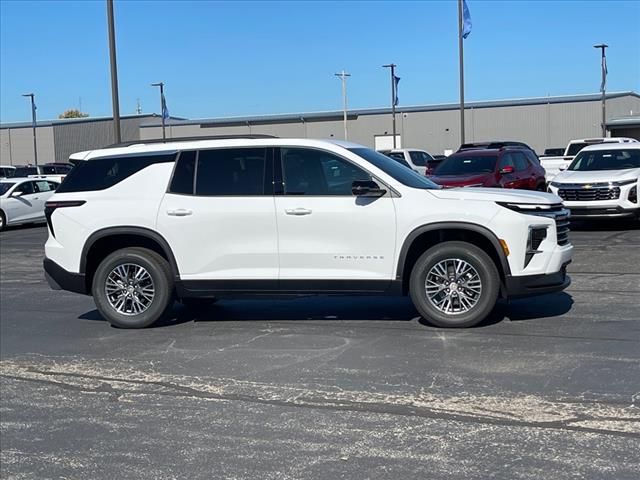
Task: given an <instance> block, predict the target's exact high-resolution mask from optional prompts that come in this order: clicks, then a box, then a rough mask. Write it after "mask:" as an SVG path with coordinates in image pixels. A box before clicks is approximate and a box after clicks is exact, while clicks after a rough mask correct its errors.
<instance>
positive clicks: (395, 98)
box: [393, 75, 400, 107]
mask: <svg viewBox="0 0 640 480" xmlns="http://www.w3.org/2000/svg"><path fill="white" fill-rule="evenodd" d="M398 82H400V77H397V76H395V75H394V76H393V106H394V107H397V106H398Z"/></svg>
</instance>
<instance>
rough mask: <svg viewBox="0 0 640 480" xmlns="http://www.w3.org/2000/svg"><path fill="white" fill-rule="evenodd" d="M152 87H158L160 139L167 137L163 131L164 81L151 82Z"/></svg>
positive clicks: (164, 107)
mask: <svg viewBox="0 0 640 480" xmlns="http://www.w3.org/2000/svg"><path fill="white" fill-rule="evenodd" d="M151 86H152V87H160V116H161V117H162V140H166V139H167V134H166V131H165V128H166V127H165V121H164V112H165V109H166V100H165V98H164V82H158V83H152V84H151Z"/></svg>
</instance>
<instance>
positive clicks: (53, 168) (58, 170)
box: [0, 162, 73, 182]
mask: <svg viewBox="0 0 640 480" xmlns="http://www.w3.org/2000/svg"><path fill="white" fill-rule="evenodd" d="M72 169H73V164H71V163H65V162H51V163H45V164H43V165H38V166H36V165H0V178H13V177H21V178H23V177H31V176H42V175H44V176H48V177H57V180H58V182H61V181H62V179H63V178H64V176H65V175H67V174H68V173H69V172H70V171H71V170H72Z"/></svg>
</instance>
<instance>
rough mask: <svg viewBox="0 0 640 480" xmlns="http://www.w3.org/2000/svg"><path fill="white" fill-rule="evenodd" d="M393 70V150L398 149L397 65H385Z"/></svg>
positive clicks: (384, 66)
mask: <svg viewBox="0 0 640 480" xmlns="http://www.w3.org/2000/svg"><path fill="white" fill-rule="evenodd" d="M382 67H383V68H390V69H391V115H392V117H393V148H396V67H397V65H396V64H395V63H389V64H387V65H383V66H382Z"/></svg>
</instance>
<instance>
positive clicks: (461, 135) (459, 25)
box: [458, 0, 464, 145]
mask: <svg viewBox="0 0 640 480" xmlns="http://www.w3.org/2000/svg"><path fill="white" fill-rule="evenodd" d="M463 23H464V22H463V19H462V0H458V50H459V52H460V145H462V144H463V143H464V45H463V40H464V39H463V38H462V26H463Z"/></svg>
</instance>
